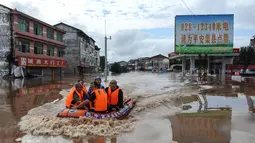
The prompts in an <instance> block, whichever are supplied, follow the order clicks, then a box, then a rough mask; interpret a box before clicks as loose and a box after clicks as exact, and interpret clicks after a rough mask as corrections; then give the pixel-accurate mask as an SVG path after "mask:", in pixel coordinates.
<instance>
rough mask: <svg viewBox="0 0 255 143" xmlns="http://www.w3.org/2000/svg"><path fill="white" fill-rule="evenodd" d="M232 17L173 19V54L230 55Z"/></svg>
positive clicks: (186, 16) (229, 15)
mask: <svg viewBox="0 0 255 143" xmlns="http://www.w3.org/2000/svg"><path fill="white" fill-rule="evenodd" d="M233 23H234V15H233V14H227V15H179V16H176V17H175V52H178V53H181V54H184V53H186V54H188V53H190V54H195V53H196V54H199V53H232V49H233V25H234V24H233Z"/></svg>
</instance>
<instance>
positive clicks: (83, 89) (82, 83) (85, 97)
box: [78, 79, 88, 100]
mask: <svg viewBox="0 0 255 143" xmlns="http://www.w3.org/2000/svg"><path fill="white" fill-rule="evenodd" d="M78 82H79V83H80V84H81V85H82V91H83V92H84V93H86V94H87V96H84V100H87V99H88V90H87V88H86V86H85V84H84V80H82V79H80V80H78Z"/></svg>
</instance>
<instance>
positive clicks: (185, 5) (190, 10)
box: [182, 0, 195, 15]
mask: <svg viewBox="0 0 255 143" xmlns="http://www.w3.org/2000/svg"><path fill="white" fill-rule="evenodd" d="M182 2H183V3H184V5H185V6H186V8H187V9H189V11H190V12H191V13H192V14H193V15H195V14H194V13H193V11H192V10H191V9H190V8H189V7H188V5H187V4H186V3H185V1H184V0H182Z"/></svg>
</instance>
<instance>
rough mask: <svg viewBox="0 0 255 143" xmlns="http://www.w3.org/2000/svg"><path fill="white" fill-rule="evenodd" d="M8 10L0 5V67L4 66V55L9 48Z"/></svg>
mask: <svg viewBox="0 0 255 143" xmlns="http://www.w3.org/2000/svg"><path fill="white" fill-rule="evenodd" d="M9 12H10V10H9V9H7V8H5V7H2V6H0V35H1V36H0V63H1V65H0V68H1V69H2V68H4V67H5V65H6V64H7V63H5V59H6V58H5V55H6V54H7V52H9V51H10V48H11V29H10V14H9Z"/></svg>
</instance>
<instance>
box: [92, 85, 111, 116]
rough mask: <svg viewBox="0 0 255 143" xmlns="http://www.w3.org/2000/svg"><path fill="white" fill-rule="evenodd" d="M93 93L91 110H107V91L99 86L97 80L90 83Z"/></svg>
mask: <svg viewBox="0 0 255 143" xmlns="http://www.w3.org/2000/svg"><path fill="white" fill-rule="evenodd" d="M90 89H91V90H92V91H91V94H90V97H89V101H90V111H94V112H98V113H105V112H107V93H106V92H105V90H104V89H102V88H99V85H98V84H97V83H96V82H92V83H91V84H90Z"/></svg>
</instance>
